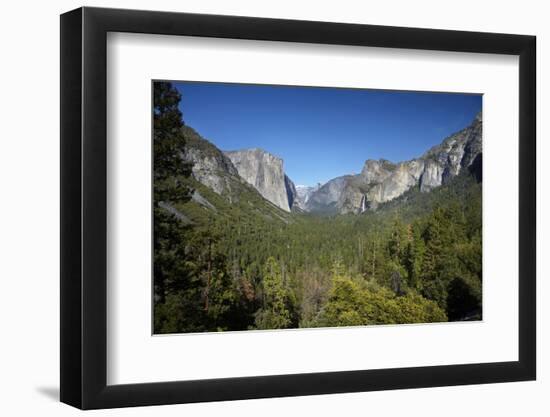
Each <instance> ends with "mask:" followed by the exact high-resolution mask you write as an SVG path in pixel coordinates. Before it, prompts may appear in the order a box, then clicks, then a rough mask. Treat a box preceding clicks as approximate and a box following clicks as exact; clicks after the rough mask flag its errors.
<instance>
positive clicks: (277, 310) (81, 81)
mask: <svg viewBox="0 0 550 417" xmlns="http://www.w3.org/2000/svg"><path fill="white" fill-rule="evenodd" d="M61 102H62V104H61V118H62V119H61V164H62V166H61V401H63V402H65V403H67V404H70V405H73V406H76V407H79V408H83V409H90V408H111V407H124V406H139V405H155V404H173V403H186V402H199V401H217V400H233V399H247V398H263V397H276V396H296V395H312V394H325V393H341V392H353V391H369V390H386V389H399V388H420V387H434V386H445V385H461V384H480V383H493V382H506V381H523V380H532V379H535V375H536V350H535V345H536V333H535V328H536V317H535V288H536V286H535V245H536V239H535V237H536V233H535V231H536V224H535V219H536V216H535V214H536V212H535V200H536V195H535V103H536V100H535V38H534V37H531V36H524V35H508V34H490V33H474V32H457V31H444V30H430V29H413V28H397V27H383V26H370V25H355V24H339V23H326V22H308V21H291V20H276V19H263V18H250V17H234V16H213V15H196V14H184V13H167V12H149V11H135V10H115V9H98V8H81V9H77V10H74V11H71V12H68V13H66V14H64V15H62V16H61Z"/></svg>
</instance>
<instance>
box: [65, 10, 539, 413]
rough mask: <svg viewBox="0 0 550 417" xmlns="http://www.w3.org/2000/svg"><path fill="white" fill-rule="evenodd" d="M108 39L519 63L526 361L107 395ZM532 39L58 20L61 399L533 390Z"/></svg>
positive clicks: (193, 21) (380, 29)
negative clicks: (144, 37)
mask: <svg viewBox="0 0 550 417" xmlns="http://www.w3.org/2000/svg"><path fill="white" fill-rule="evenodd" d="M108 32H131V33H146V34H162V35H174V36H178V35H186V36H199V37H215V38H235V39H254V40H266V41H286V42H305V43H319V44H334V45H358V46H371V47H383V48H404V49H421V50H441V51H456V52H477V53H491V54H507V55H517V56H519V103H518V108H519V132H518V137H519V155H518V158H519V277H520V279H519V293H518V299H519V329H518V330H519V360H518V361H514V362H496V363H477V364H466V365H445V366H427V367H412V368H397V369H376V370H356V371H344V372H327V373H309V374H292V375H273V376H255V377H239V378H224V379H209V380H198V381H176V382H162V383H142V384H128V385H112V386H110V385H107V382H106V381H107V335H106V330H107V308H106V307H107V303H106V300H107V284H106V283H107V273H106V271H107V268H106V266H107V253H106V245H107V180H108V179H107V139H106V131H107V111H106V96H107V87H106V86H107V82H106V81H107V73H106V63H107V62H106V60H107V56H106V46H107V41H106V39H107V33H108ZM535 45H536V38H535V37H534V36H524V35H510V34H494V33H479V32H461V31H448V30H432V29H415V28H403V27H387V26H371V25H358V24H341V23H325V22H312V21H294V20H278V19H265V18H251V17H233V16H217V15H199V14H185V13H168V12H152V11H136V10H119V9H102V8H88V7H84V8H79V9H77V10H73V11H71V12H68V13H65V14H63V15H61V54H60V56H61V310H60V314H61V401H62V402H64V403H67V404H70V405H72V406H75V407H78V408H81V409H95V408H112V407H125V406H144V405H157V404H174V403H190V402H201V401H218V400H238V399H250V398H264V397H282V396H298V395H313V394H329V393H344V392H357V391H376V390H388V389H403V388H421V387H435V386H450V385H463V384H482V383H496V382H507V381H526V380H534V379H535V377H536V314H535V312H536V304H535V301H536V297H535V292H536V285H535V279H536V276H535V273H536V270H535V257H536V187H535V185H536V157H535V156H536V143H535V135H536V131H535V123H536V119H535V117H536V116H535V109H536V92H535V87H536V81H535V80H536V77H535V75H536V72H535V67H536V64H535V63H536V56H535V54H536V52H535V51H536V47H535Z"/></svg>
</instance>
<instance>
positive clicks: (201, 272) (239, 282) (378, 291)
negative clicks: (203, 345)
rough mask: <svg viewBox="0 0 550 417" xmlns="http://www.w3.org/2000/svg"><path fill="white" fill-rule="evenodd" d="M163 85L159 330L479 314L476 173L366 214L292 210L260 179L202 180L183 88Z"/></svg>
mask: <svg viewBox="0 0 550 417" xmlns="http://www.w3.org/2000/svg"><path fill="white" fill-rule="evenodd" d="M156 89H157V85H155V90H156ZM158 89H159V91H155V109H154V155H155V156H154V158H155V160H154V165H155V169H154V253H153V255H154V261H153V263H154V294H153V298H154V303H153V305H154V333H157V334H159V333H185V332H207V331H236V330H252V329H286V328H311V327H335V326H359V325H376V324H402V323H434V322H446V321H458V320H477V319H481V315H482V309H481V305H482V303H481V301H482V219H481V208H482V198H481V197H482V184H481V182H480V181H479V180H478V179H476V178H475V177H474V176H471V175H470V174H469V173H468V172H464V173H462V174H460V175H458V176H457V177H455V178H453V179H451V180H450V181H449V182H448V183H446V184H445V185H443V186H441V187H439V188H437V189H434V190H433V191H431V192H429V193H421V192H420V191H419V190H418V189H411V190H409V191H407V192H406V193H405V194H404V195H402V196H401V197H399V198H397V199H395V200H393V201H391V202H389V203H385V204H382V205H381V206H380V207H379V208H378V209H377V210H376V211H367V212H365V213H363V214H360V215H332V216H319V215H311V214H307V213H287V212H284V211H283V210H280V209H278V208H277V207H275V206H273V205H272V204H270V203H268V202H266V201H265V200H263V199H262V197H261V196H260V195H259V194H258V193H257V192H255V190H253V189H252V187H244V186H238V185H235V186H234V187H233V188H232V190H233V192H232V194H231V195H230V196H229V195H224V194H223V193H222V194H218V193H215V192H214V191H213V190H211V189H210V188H208V187H206V186H204V185H203V184H201V183H199V182H198V181H196V180H195V179H194V178H193V177H192V176H191V175H190V172H191V171H190V170H191V167H190V166H189V164H186V163H185V162H183V161H182V160H181V159H180V157H179V155H180V153H179V151H178V150H181V149H182V148H183V147H184V146H185V140H186V139H185V135H183V134H182V133H181V127H182V123H183V122H182V121H181V119H182V117H181V113H180V112H179V110H178V109H177V103H178V102H179V96H178V95H177V92H174V91H172V90H171V89H170V88H169V85H168V86H167V85H166V84H164V85H163V84H159V85H158ZM194 192H198V193H199V195H200V196H201V198H202V199H203V200H204V201H206V202H207V204H206V203H205V202H204V201H202V202H200V201H197V200H196V199H192V198H191V196H192V195H193V193H194Z"/></svg>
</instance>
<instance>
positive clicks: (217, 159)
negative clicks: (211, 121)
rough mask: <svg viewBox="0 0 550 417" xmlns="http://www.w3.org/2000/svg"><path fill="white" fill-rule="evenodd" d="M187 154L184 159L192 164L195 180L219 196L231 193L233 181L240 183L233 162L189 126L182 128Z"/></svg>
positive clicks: (184, 154) (183, 156)
mask: <svg viewBox="0 0 550 417" xmlns="http://www.w3.org/2000/svg"><path fill="white" fill-rule="evenodd" d="M182 132H183V134H184V136H185V152H184V153H183V155H182V159H184V160H186V161H189V162H192V164H193V167H192V175H193V177H195V179H196V180H197V181H199V182H201V183H202V184H204V185H206V186H207V187H209V188H211V189H212V190H214V191H215V192H216V193H218V194H224V193H230V192H231V180H237V181H240V180H241V179H240V177H239V173H238V172H237V169H236V168H235V167H234V166H233V163H232V162H231V160H230V159H229V158H228V157H227V156H225V155H224V154H223V152H221V151H220V150H219V149H218V148H216V147H215V146H214V145H213V144H211V143H210V142H208V141H207V140H206V139H204V138H202V137H201V136H200V135H199V134H198V133H197V132H196V131H195V130H193V129H192V128H190V127H188V126H184V127H183V128H182Z"/></svg>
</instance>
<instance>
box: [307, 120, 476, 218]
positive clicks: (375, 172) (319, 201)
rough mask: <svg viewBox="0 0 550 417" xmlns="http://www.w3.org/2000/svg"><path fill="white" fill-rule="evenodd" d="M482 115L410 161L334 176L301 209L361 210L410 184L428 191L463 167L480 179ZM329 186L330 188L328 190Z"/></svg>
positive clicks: (381, 163) (370, 165)
mask: <svg viewBox="0 0 550 417" xmlns="http://www.w3.org/2000/svg"><path fill="white" fill-rule="evenodd" d="M481 156H482V115H481V112H480V113H479V114H478V115H477V116H476V117H475V118H474V120H473V121H472V123H471V124H470V126H468V127H466V128H465V129H462V130H461V131H459V132H457V133H455V134H453V135H451V136H449V137H448V138H446V139H445V140H444V141H443V142H442V143H441V144H439V145H437V146H434V147H433V148H432V149H430V150H429V151H427V152H426V153H425V154H424V155H422V156H421V157H419V158H417V159H412V160H410V161H405V162H399V163H392V162H390V161H387V160H384V159H381V160H378V161H376V160H372V159H369V160H367V161H366V162H365V165H364V167H363V170H362V171H361V173H360V174H358V175H353V176H351V175H349V176H344V177H338V178H335V179H334V180H331V181H329V182H328V183H326V184H325V185H323V186H322V187H321V188H319V190H317V191H315V192H313V193H312V194H311V195H310V196H309V198H308V202H307V203H306V204H305V207H304V209H305V210H306V211H312V212H333V213H341V214H345V213H362V212H364V211H365V210H367V209H376V207H377V206H378V205H379V204H380V203H384V202H386V201H390V200H393V199H394V198H397V197H399V196H400V195H402V194H403V193H404V192H406V191H407V190H409V189H411V188H412V187H418V188H419V189H420V191H422V192H428V191H430V190H432V189H434V188H436V187H439V186H440V185H442V184H444V183H445V182H446V181H448V180H449V179H451V178H452V177H454V176H456V175H458V174H459V173H460V172H461V171H462V170H463V169H468V170H469V171H470V172H472V173H473V174H474V175H475V176H476V178H478V180H479V181H481ZM329 190H330V192H329Z"/></svg>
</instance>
